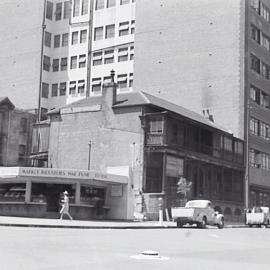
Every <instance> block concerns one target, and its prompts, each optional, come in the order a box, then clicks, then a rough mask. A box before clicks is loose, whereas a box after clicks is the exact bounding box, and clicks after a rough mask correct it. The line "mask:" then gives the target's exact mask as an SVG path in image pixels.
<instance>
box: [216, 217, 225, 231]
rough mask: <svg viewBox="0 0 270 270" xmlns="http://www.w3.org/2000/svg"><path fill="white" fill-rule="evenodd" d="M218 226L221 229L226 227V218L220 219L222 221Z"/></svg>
mask: <svg viewBox="0 0 270 270" xmlns="http://www.w3.org/2000/svg"><path fill="white" fill-rule="evenodd" d="M217 226H218V228H219V229H223V228H224V218H221V219H220V222H219V223H218V225H217Z"/></svg>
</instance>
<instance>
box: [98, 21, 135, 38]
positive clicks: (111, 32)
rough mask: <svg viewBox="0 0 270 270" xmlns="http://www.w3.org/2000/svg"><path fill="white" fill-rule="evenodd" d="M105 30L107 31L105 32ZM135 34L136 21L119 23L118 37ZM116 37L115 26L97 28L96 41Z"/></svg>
mask: <svg viewBox="0 0 270 270" xmlns="http://www.w3.org/2000/svg"><path fill="white" fill-rule="evenodd" d="M104 29H105V31H104ZM134 33H135V20H132V21H130V22H129V21H126V22H121V23H119V26H118V36H119V37H121V36H126V35H129V34H131V35H133V34H134ZM114 37H115V24H110V25H106V26H99V27H95V29H94V40H102V39H108V38H114Z"/></svg>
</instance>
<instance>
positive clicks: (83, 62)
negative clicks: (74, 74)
mask: <svg viewBox="0 0 270 270" xmlns="http://www.w3.org/2000/svg"><path fill="white" fill-rule="evenodd" d="M84 67H86V54H81V55H80V56H79V68H84Z"/></svg>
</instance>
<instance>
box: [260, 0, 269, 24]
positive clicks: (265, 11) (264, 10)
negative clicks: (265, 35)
mask: <svg viewBox="0 0 270 270" xmlns="http://www.w3.org/2000/svg"><path fill="white" fill-rule="evenodd" d="M260 15H261V16H262V17H263V18H264V19H265V20H266V21H268V22H269V10H268V8H267V7H266V6H265V5H264V4H263V3H261V6H260Z"/></svg>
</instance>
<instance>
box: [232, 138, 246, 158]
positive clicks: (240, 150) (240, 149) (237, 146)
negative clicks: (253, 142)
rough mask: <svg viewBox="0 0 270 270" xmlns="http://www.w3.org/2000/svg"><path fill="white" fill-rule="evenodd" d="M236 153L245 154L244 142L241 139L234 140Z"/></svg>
mask: <svg viewBox="0 0 270 270" xmlns="http://www.w3.org/2000/svg"><path fill="white" fill-rule="evenodd" d="M234 153H237V154H239V155H243V154H244V144H243V143H242V142H240V141H234Z"/></svg>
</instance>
